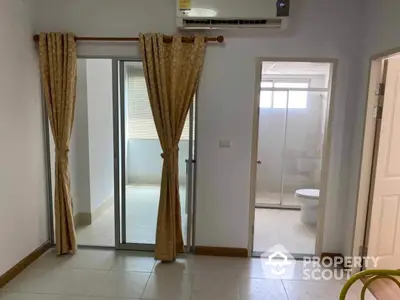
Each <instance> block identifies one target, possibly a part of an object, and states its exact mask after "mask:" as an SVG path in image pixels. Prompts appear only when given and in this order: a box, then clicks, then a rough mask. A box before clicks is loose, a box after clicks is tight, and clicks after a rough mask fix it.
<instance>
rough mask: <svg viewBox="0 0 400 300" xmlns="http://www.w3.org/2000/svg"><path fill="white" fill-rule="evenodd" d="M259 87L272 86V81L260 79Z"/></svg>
mask: <svg viewBox="0 0 400 300" xmlns="http://www.w3.org/2000/svg"><path fill="white" fill-rule="evenodd" d="M261 87H262V88H272V87H273V83H272V81H261Z"/></svg>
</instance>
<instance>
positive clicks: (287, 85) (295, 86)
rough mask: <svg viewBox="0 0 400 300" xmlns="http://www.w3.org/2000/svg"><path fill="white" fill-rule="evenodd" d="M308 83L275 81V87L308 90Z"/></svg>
mask: <svg viewBox="0 0 400 300" xmlns="http://www.w3.org/2000/svg"><path fill="white" fill-rule="evenodd" d="M308 85H309V84H308V82H307V81H305V82H297V81H293V82H292V81H275V82H274V87H275V88H280V89H283V88H293V89H306V88H308Z"/></svg>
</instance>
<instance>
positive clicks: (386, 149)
mask: <svg viewBox="0 0 400 300" xmlns="http://www.w3.org/2000/svg"><path fill="white" fill-rule="evenodd" d="M377 149H378V152H377V156H376V169H375V170H376V171H375V182H374V186H373V192H372V193H373V198H372V207H371V212H370V216H371V218H370V226H369V236H368V252H367V253H368V256H369V257H371V256H373V257H379V258H380V259H379V262H378V264H377V265H376V266H373V265H372V264H371V263H369V264H368V266H367V268H380V269H385V268H387V269H399V268H400V60H399V59H389V60H388V61H387V73H386V88H385V95H384V97H383V113H382V121H381V130H380V137H379V144H378V147H377Z"/></svg>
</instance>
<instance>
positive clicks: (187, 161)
mask: <svg viewBox="0 0 400 300" xmlns="http://www.w3.org/2000/svg"><path fill="white" fill-rule="evenodd" d="M189 162H190V160H189V159H185V163H189ZM192 163H194V164H195V163H196V160H195V159H192Z"/></svg>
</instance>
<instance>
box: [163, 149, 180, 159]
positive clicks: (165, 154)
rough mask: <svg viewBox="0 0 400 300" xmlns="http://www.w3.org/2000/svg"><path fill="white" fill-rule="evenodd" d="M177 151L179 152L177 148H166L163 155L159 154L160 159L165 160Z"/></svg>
mask: <svg viewBox="0 0 400 300" xmlns="http://www.w3.org/2000/svg"><path fill="white" fill-rule="evenodd" d="M178 151H179V147H178V146H176V147H171V148H168V149H166V150H165V151H164V152H163V153H161V157H162V158H165V157H166V156H169V155H172V154H174V153H176V152H178Z"/></svg>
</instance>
